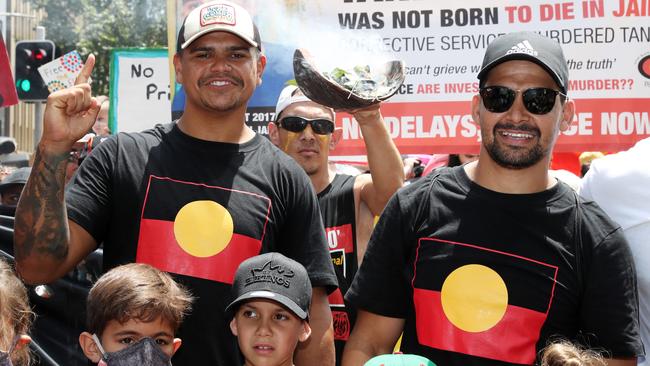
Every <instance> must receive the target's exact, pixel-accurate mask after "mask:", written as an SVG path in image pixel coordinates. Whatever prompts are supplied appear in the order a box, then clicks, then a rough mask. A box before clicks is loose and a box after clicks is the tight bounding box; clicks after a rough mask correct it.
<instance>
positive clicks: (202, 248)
mask: <svg viewBox="0 0 650 366" xmlns="http://www.w3.org/2000/svg"><path fill="white" fill-rule="evenodd" d="M93 63H94V58H93V56H90V57H89V58H88V60H87V62H86V65H85V66H84V69H83V70H82V71H81V75H80V76H79V77H78V80H77V83H76V84H77V85H75V86H74V87H73V88H70V89H66V90H63V91H59V92H56V93H53V94H51V95H50V97H49V98H48V104H47V106H46V109H45V113H44V127H43V138H42V139H41V141H40V143H39V146H38V149H37V152H36V157H35V162H34V174H32V175H31V177H30V180H29V182H28V183H27V185H26V187H25V192H24V196H23V199H21V203H20V205H19V206H18V210H17V216H18V219H17V221H16V224H15V245H14V246H15V253H16V254H15V255H16V264H17V269H18V270H19V271H20V273H21V275H22V276H23V277H24V279H25V280H26V281H27V282H30V283H47V282H50V281H52V280H54V279H56V278H58V277H61V276H63V275H64V274H65V273H67V272H68V271H70V270H71V269H72V268H74V266H75V265H76V264H77V263H79V261H81V260H82V259H83V258H84V257H85V256H86V255H88V253H90V252H91V251H92V250H94V249H95V248H96V247H97V244H98V243H102V242H103V246H104V267H105V268H104V269H105V270H108V269H110V268H113V267H115V266H117V265H120V264H123V263H128V262H138V263H147V264H150V265H152V266H154V267H156V268H158V269H161V270H164V271H167V272H170V273H172V274H173V275H174V278H175V279H176V280H177V281H178V282H180V283H182V284H183V285H185V286H186V287H187V288H189V289H190V291H191V293H192V295H193V296H194V297H195V298H196V299H197V300H196V302H195V304H194V306H193V310H192V313H191V314H190V315H189V316H188V317H187V318H186V320H185V321H184V322H183V325H182V326H181V329H180V330H179V336H180V337H181V338H183V340H184V342H185V346H184V347H182V350H180V351H179V352H177V353H176V354H175V355H174V359H173V363H174V365H177V366H184V365H241V364H242V359H241V357H240V353H239V351H238V349H237V342H236V339H235V338H234V337H233V335H232V334H231V332H230V329H229V326H228V323H229V321H230V319H226V318H225V315H224V309H225V307H226V305H227V304H228V303H227V297H228V296H227V295H228V294H229V292H230V287H231V284H232V281H233V277H234V273H235V270H236V268H237V265H238V264H239V263H241V262H242V261H243V260H245V259H247V258H249V257H252V256H255V255H257V254H259V253H264V252H269V251H275V252H282V253H284V254H286V255H287V256H289V257H291V258H293V259H295V260H297V261H298V262H300V263H302V264H303V265H304V266H305V268H307V272H308V273H309V276H310V279H311V281H312V285H313V286H314V291H313V299H312V305H311V307H312V309H311V314H312V317H311V323H310V324H311V327H312V330H313V333H312V336H311V338H310V340H309V341H308V342H306V343H305V344H304V345H302V346H301V347H299V350H298V353H297V356H296V365H298V366H305V365H314V360H318V362H317V363H318V364H322V365H333V364H334V345H333V336H332V321H331V313H330V312H329V308H328V303H327V293H328V292H331V291H333V290H334V289H335V288H336V276H335V274H334V269H333V266H332V264H331V260H330V256H329V252H328V248H327V242H326V239H325V233H324V230H323V224H322V221H321V217H320V213H319V210H318V203H317V201H316V197H315V195H314V191H313V189H312V188H311V184H310V182H309V179H308V178H307V176H306V175H305V173H304V172H303V171H302V169H301V168H300V167H299V166H298V165H297V164H296V163H295V162H294V161H293V160H292V159H291V158H289V157H288V156H286V155H285V154H284V153H282V152H281V151H280V150H279V149H277V148H276V147H275V146H273V145H272V144H271V143H270V142H269V141H268V140H267V139H265V138H264V137H262V136H260V135H257V134H255V132H253V131H252V130H251V129H250V128H248V127H247V126H246V125H245V123H244V122H245V113H246V106H247V103H248V101H249V99H250V98H251V95H252V94H253V91H254V90H255V88H256V87H257V85H259V84H260V83H261V80H262V72H263V71H264V67H265V65H266V58H265V56H264V54H263V53H262V44H261V41H260V35H259V32H258V31H257V27H256V26H255V24H254V23H253V21H252V18H251V16H250V14H249V13H248V12H247V11H246V10H245V9H244V8H242V7H241V6H239V5H237V4H235V3H231V2H228V1H212V2H209V3H205V4H200V5H198V6H197V7H196V8H195V9H194V10H192V11H191V12H190V13H189V14H188V16H187V17H186V18H185V20H184V22H183V26H182V27H181V30H180V32H179V37H178V48H177V53H176V55H175V56H174V67H175V71H176V80H178V82H180V83H181V84H182V85H183V88H184V90H185V93H186V106H185V112H184V114H183V116H182V118H181V119H180V120H178V121H174V122H172V123H167V124H164V125H158V126H156V127H154V128H153V129H151V130H147V131H144V132H143V133H133V134H126V133H124V134H118V135H116V136H111V137H110V138H108V139H107V140H106V141H104V142H102V143H101V144H100V145H98V147H97V148H96V149H94V150H93V152H92V153H91V154H90V155H89V156H88V157H87V158H86V159H85V160H84V162H83V164H81V166H80V168H79V170H78V171H77V173H76V174H75V177H74V178H73V179H72V181H71V182H70V184H69V186H68V187H67V188H66V190H65V194H64V189H63V187H64V179H65V165H66V162H67V159H68V156H69V152H70V151H71V147H72V146H73V144H74V143H75V142H76V141H77V140H79V138H81V137H82V136H83V135H84V134H85V133H86V132H87V131H88V130H89V128H90V126H92V124H93V123H94V122H95V116H96V115H97V113H98V111H99V109H100V106H99V105H98V103H97V101H96V100H95V99H94V98H92V96H91V94H90V85H88V83H87V80H88V77H89V76H90V73H91V71H92V68H93ZM64 363H65V362H64Z"/></svg>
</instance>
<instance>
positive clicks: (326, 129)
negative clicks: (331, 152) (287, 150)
mask: <svg viewBox="0 0 650 366" xmlns="http://www.w3.org/2000/svg"><path fill="white" fill-rule="evenodd" d="M308 124H309V125H311V129H312V130H313V131H314V132H315V133H317V134H319V135H326V134H328V133H332V132H334V122H332V121H330V120H327V119H315V120H308V119H304V118H302V117H293V116H292V117H285V118H283V119H282V120H280V127H282V128H284V129H285V130H287V131H291V132H302V130H304V129H305V128H307V125H308Z"/></svg>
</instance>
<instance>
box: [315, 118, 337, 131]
mask: <svg viewBox="0 0 650 366" xmlns="http://www.w3.org/2000/svg"><path fill="white" fill-rule="evenodd" d="M311 128H312V129H313V130H314V132H316V133H317V134H320V135H327V134H328V133H332V132H334V123H332V121H329V120H326V119H316V120H313V121H311Z"/></svg>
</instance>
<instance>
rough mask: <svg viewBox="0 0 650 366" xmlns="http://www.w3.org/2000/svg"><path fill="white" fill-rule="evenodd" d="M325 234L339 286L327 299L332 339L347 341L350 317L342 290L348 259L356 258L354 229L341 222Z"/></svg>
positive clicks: (348, 279) (346, 279)
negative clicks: (332, 326) (330, 315)
mask: <svg viewBox="0 0 650 366" xmlns="http://www.w3.org/2000/svg"><path fill="white" fill-rule="evenodd" d="M325 233H326V234H327V243H328V245H329V249H330V256H331V257H332V263H333V264H334V268H335V269H336V272H337V277H338V278H339V287H338V288H337V289H336V290H334V292H332V293H331V294H330V295H329V296H328V298H327V300H328V301H329V304H330V307H331V310H332V321H333V325H334V339H335V340H339V341H347V340H348V338H349V337H350V329H351V328H352V326H351V322H350V317H349V315H348V313H347V311H346V310H345V302H344V301H343V292H342V291H341V290H343V291H347V289H348V287H349V286H350V282H351V281H352V279H351V278H347V277H348V275H349V272H348V271H349V270H350V268H348V260H349V259H351V260H356V258H355V257H354V256H356V253H354V236H353V235H354V231H353V230H352V224H343V225H340V226H334V227H327V228H325Z"/></svg>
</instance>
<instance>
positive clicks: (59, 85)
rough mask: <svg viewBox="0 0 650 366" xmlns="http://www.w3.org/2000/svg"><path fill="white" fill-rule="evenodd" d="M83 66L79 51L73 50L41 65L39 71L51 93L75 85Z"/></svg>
mask: <svg viewBox="0 0 650 366" xmlns="http://www.w3.org/2000/svg"><path fill="white" fill-rule="evenodd" d="M83 66H84V63H83V61H82V60H81V56H80V55H79V52H77V51H71V52H68V53H66V54H65V55H63V56H61V57H59V58H57V59H56V60H54V61H52V62H48V63H46V64H45V65H43V66H41V67H39V68H38V73H39V74H41V77H42V78H43V81H45V85H47V89H48V90H49V91H50V93H54V92H55V91H57V90H61V89H65V88H69V87H71V86H73V85H74V81H75V79H76V78H77V75H79V72H81V69H82V68H83Z"/></svg>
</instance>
